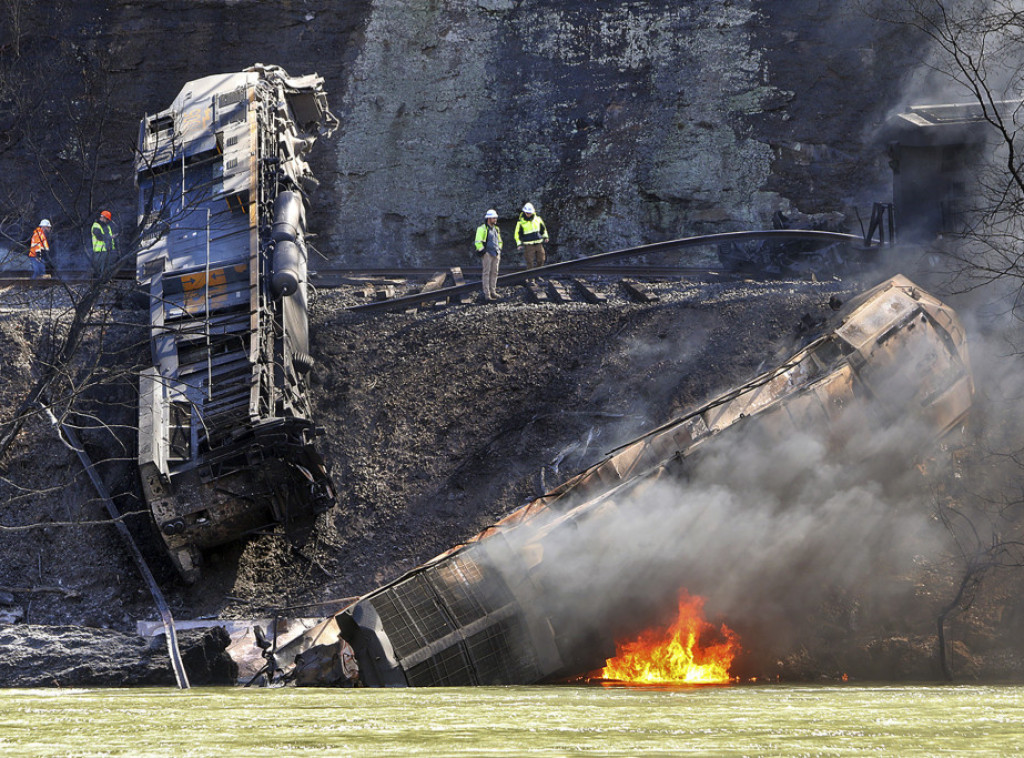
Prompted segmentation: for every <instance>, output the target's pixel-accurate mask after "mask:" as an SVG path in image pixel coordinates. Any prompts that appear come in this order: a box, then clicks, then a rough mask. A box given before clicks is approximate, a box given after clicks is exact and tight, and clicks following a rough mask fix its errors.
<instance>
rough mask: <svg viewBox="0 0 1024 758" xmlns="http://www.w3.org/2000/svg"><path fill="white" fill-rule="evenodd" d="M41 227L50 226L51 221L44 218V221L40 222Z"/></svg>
mask: <svg viewBox="0 0 1024 758" xmlns="http://www.w3.org/2000/svg"><path fill="white" fill-rule="evenodd" d="M39 226H50V219H48V218H44V219H43V220H42V221H40V222H39Z"/></svg>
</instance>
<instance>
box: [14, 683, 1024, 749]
mask: <svg viewBox="0 0 1024 758" xmlns="http://www.w3.org/2000/svg"><path fill="white" fill-rule="evenodd" d="M294 754H309V755H318V756H370V757H371V758H378V757H379V756H491V755H494V756H517V755H524V756H563V755H565V756H575V755H595V756H598V755H600V756H640V755H643V756H648V755H659V756H683V755H700V756H705V755H750V756H764V755H793V756H801V755H807V756H854V755H856V756H862V755H868V754H872V755H881V756H910V755H956V756H961V755H985V756H999V755H1024V687H1009V686H1008V687H965V686H959V687H957V686H949V687H927V686H907V687H896V686H880V687H868V686H841V687H840V686H836V687H824V686H807V687H790V686H779V685H775V686H743V687H710V688H687V689H624V688H600V687H507V688H505V687H503V688H478V689H420V690H297V689H281V690H244V689H196V690H191V691H188V692H178V691H174V690H157V689H139V690H0V755H2V756H4V758H10V757H12V756H42V755H46V756H58V755H59V756H111V755H118V756H120V755H123V756H245V757H246V758H252V757H253V756H278V755H294Z"/></svg>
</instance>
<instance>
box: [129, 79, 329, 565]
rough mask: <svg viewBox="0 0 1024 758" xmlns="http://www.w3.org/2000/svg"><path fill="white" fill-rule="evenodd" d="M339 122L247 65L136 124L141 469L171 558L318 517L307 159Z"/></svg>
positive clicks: (190, 89)
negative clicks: (143, 352)
mask: <svg viewBox="0 0 1024 758" xmlns="http://www.w3.org/2000/svg"><path fill="white" fill-rule="evenodd" d="M337 124H338V121H337V119H336V118H335V117H334V116H333V115H332V114H331V112H330V111H329V109H328V105H327V96H326V93H325V91H324V88H323V79H322V77H320V76H317V75H316V74H311V75H308V76H302V77H291V76H289V75H288V74H287V72H285V71H284V70H283V69H281V68H279V67H276V66H265V65H261V64H257V65H255V66H253V67H251V68H248V69H246V70H244V71H241V72H236V73H229V74H220V75H215V76H208V77H204V78H202V79H198V80H196V81H192V82H189V83H188V84H186V85H185V87H184V88H183V89H182V90H181V92H180V93H179V94H178V96H177V97H176V98H175V99H174V102H173V103H172V105H171V107H170V108H168V109H167V110H165V111H162V112H160V113H157V114H155V115H152V116H147V117H146V118H145V119H143V121H142V123H141V126H140V130H139V143H138V154H137V159H136V180H137V185H138V224H139V228H140V230H141V235H142V242H141V246H140V249H139V251H138V255H137V260H136V265H137V277H138V282H139V284H140V285H141V286H142V287H144V288H145V290H146V291H147V292H148V293H149V298H150V327H151V332H150V335H151V346H152V366H151V367H149V368H148V369H146V370H144V371H143V372H142V376H141V380H140V406H139V450H138V461H139V467H140V472H141V476H142V485H143V490H144V493H145V497H146V500H147V502H148V505H149V507H150V509H151V510H152V513H153V516H154V519H155V521H156V525H157V527H158V529H159V531H160V534H161V535H162V536H163V539H164V540H165V542H166V543H167V547H168V550H169V552H170V555H171V558H172V560H173V562H174V564H175V565H176V566H177V568H178V569H179V571H180V572H181V574H182V576H183V577H184V578H185V579H186V580H187V581H190V582H191V581H195V580H196V579H197V578H198V577H199V575H200V565H201V557H202V551H203V550H205V549H208V548H211V547H214V546H216V545H220V544H224V543H226V542H230V541H232V540H235V539H237V538H239V537H240V536H242V535H245V534H248V533H251V532H253V531H256V530H259V529H263V528H265V527H268V526H272V525H276V524H282V523H284V524H287V523H289V522H291V521H293V520H297V519H298V520H308V519H309V518H310V517H311V516H312V515H313V514H315V513H318V512H322V511H323V510H326V509H327V508H329V507H330V506H331V505H332V504H333V501H334V490H333V486H332V484H331V481H330V477H329V475H328V472H327V470H326V467H325V465H324V462H323V460H322V458H321V457H320V455H319V454H318V453H317V451H316V448H315V446H314V437H315V434H316V428H315V425H314V423H313V419H312V418H311V408H310V402H309V397H308V391H307V380H308V372H309V371H310V369H311V368H312V365H313V359H312V357H311V356H310V353H309V328H308V319H307V306H308V295H309V293H308V290H307V266H306V264H307V246H306V240H305V237H306V224H305V218H306V197H307V195H308V194H309V193H310V192H311V191H312V190H313V189H314V188H315V187H316V184H317V183H316V180H315V179H314V177H313V175H312V173H311V171H310V168H309V164H308V163H307V161H306V155H307V154H308V152H309V150H310V149H311V148H312V146H313V143H314V142H315V141H316V139H317V137H319V136H325V137H326V136H329V135H330V134H331V133H332V132H333V130H334V129H335V128H336V127H337Z"/></svg>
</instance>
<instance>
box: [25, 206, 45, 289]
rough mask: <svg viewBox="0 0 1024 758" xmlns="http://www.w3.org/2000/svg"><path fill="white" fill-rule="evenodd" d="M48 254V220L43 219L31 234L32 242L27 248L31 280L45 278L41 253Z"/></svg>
mask: <svg viewBox="0 0 1024 758" xmlns="http://www.w3.org/2000/svg"><path fill="white" fill-rule="evenodd" d="M44 252H46V253H49V252H50V220H49V219H45V218H44V219H43V220H42V221H40V222H39V226H37V227H36V230H35V231H34V232H32V241H31V242H30V243H29V246H28V262H29V263H31V264H32V278H33V279H38V278H39V277H41V276H46V263H45V262H44V261H43V253H44Z"/></svg>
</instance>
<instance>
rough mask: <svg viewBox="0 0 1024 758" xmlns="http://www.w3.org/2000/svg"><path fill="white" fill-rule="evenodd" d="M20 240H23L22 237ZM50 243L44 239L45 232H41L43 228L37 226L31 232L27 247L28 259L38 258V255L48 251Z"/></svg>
mask: <svg viewBox="0 0 1024 758" xmlns="http://www.w3.org/2000/svg"><path fill="white" fill-rule="evenodd" d="M22 239H25V238H24V237H22ZM49 249H50V243H49V241H48V240H47V239H46V232H44V231H43V227H41V226H37V227H36V230H35V231H34V232H32V241H31V242H30V243H29V246H28V257H29V258H38V257H39V255H40V253H42V252H43V251H44V250H47V251H49Z"/></svg>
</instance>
